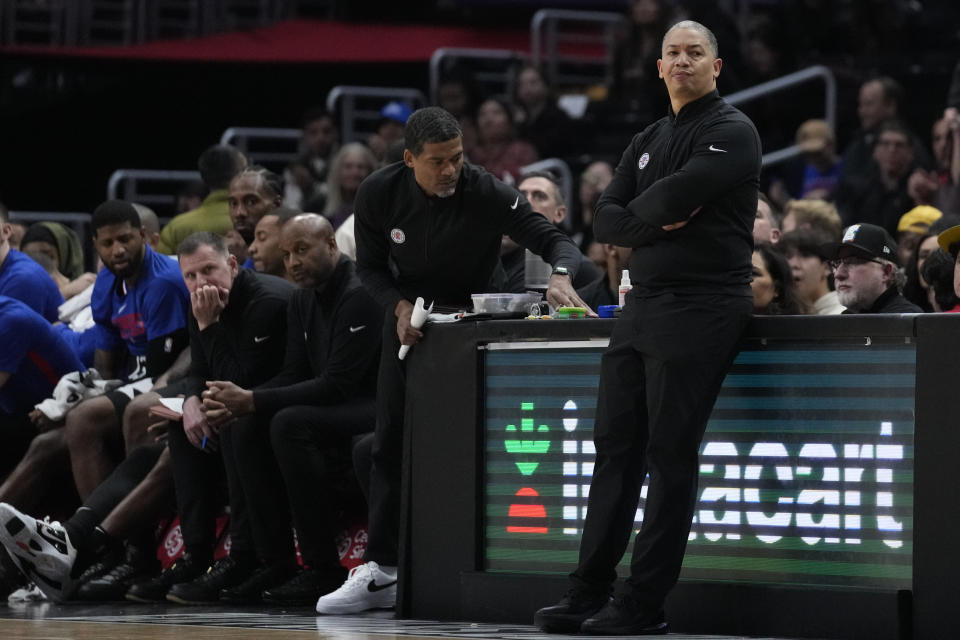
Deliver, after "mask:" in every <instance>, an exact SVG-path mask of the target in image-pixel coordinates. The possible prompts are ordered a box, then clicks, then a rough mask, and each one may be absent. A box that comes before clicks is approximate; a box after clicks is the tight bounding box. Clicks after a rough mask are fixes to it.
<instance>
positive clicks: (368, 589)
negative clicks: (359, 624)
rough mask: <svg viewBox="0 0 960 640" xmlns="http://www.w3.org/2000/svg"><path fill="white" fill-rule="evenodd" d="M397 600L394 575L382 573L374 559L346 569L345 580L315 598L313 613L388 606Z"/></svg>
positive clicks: (394, 604) (336, 612)
mask: <svg viewBox="0 0 960 640" xmlns="http://www.w3.org/2000/svg"><path fill="white" fill-rule="evenodd" d="M396 604H397V576H396V575H390V574H389V573H384V572H383V571H381V570H380V565H378V564H377V563H376V562H373V561H371V562H367V563H365V564H361V565H359V566H356V567H354V568H353V569H351V570H350V575H348V576H347V581H346V582H344V583H343V585H341V587H340V588H339V589H337V590H336V591H334V592H333V593H328V594H327V595H325V596H321V597H320V599H319V600H317V613H326V614H344V613H360V612H361V611H368V610H370V609H392V608H393V607H395V606H396Z"/></svg>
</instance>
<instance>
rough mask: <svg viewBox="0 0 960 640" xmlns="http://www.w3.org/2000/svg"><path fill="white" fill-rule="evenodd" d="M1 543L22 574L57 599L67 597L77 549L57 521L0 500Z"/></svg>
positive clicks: (70, 588)
mask: <svg viewBox="0 0 960 640" xmlns="http://www.w3.org/2000/svg"><path fill="white" fill-rule="evenodd" d="M0 543H2V544H3V546H4V547H6V549H7V553H9V554H10V557H11V558H13V561H14V562H15V563H16V565H17V566H18V567H20V571H22V572H23V574H24V575H25V576H27V578H28V579H29V580H31V581H33V582H34V583H36V585H37V586H38V587H39V588H40V590H41V591H43V593H44V594H45V595H46V596H47V597H48V598H50V599H51V600H55V601H57V602H62V601H63V600H66V599H68V598H69V597H70V595H71V593H72V591H73V588H74V582H73V579H72V578H71V577H70V572H71V571H72V570H73V563H74V561H76V559H77V550H76V548H74V546H73V543H71V542H70V536H68V535H67V530H66V529H64V527H63V525H61V524H60V523H59V522H50V521H49V519H44V520H37V519H36V518H33V517H31V516H28V515H26V514H24V513H20V512H19V511H17V510H16V509H15V508H14V507H12V506H10V505H9V504H7V503H5V502H3V503H0Z"/></svg>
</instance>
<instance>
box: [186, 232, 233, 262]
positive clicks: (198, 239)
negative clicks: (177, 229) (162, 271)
mask: <svg viewBox="0 0 960 640" xmlns="http://www.w3.org/2000/svg"><path fill="white" fill-rule="evenodd" d="M200 247H211V248H212V249H213V250H214V251H216V252H217V253H219V254H220V255H222V256H224V257H226V256H228V255H230V251H229V250H228V249H227V241H226V240H224V238H223V236H221V235H220V234H219V233H213V232H212V231H197V232H196V233H191V234H190V235H188V236H187V237H186V238H184V239H183V241H182V242H181V243H180V246H178V247H177V257H178V258H182V257H183V256H190V255H193V254H194V253H196V252H197V250H198V249H199V248H200Z"/></svg>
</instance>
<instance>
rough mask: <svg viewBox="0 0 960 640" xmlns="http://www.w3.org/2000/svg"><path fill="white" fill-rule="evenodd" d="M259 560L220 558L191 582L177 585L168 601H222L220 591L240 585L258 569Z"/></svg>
mask: <svg viewBox="0 0 960 640" xmlns="http://www.w3.org/2000/svg"><path fill="white" fill-rule="evenodd" d="M257 566H258V565H257V560H256V558H255V557H253V556H252V554H251V557H249V558H235V557H234V556H226V557H224V558H220V559H219V560H217V561H216V562H214V563H213V565H212V566H211V567H210V568H209V569H207V571H206V573H203V574H201V575H200V576H198V577H197V578H195V579H193V580H191V581H190V582H183V583H180V584H175V585H173V586H172V587H171V588H170V591H168V592H167V600H169V601H170V602H176V603H178V604H207V603H211V602H217V601H218V600H220V591H221V589H225V588H227V587H232V586H234V585H238V584H240V583H241V582H243V581H244V580H246V579H247V578H249V577H250V576H251V575H252V574H253V572H254V571H256V569H257Z"/></svg>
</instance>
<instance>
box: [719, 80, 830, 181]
mask: <svg viewBox="0 0 960 640" xmlns="http://www.w3.org/2000/svg"><path fill="white" fill-rule="evenodd" d="M819 79H822V80H823V81H824V84H825V85H826V91H825V98H824V107H823V110H824V117H823V119H824V120H826V121H827V124H829V125H830V128H831V129H832V130H833V131H836V130H837V81H836V79H835V78H834V77H833V72H832V71H830V69H828V68H827V67H825V66H823V65H815V66H812V67H807V68H806V69H801V70H800V71H795V72H794V73H788V74H787V75H785V76H781V77H779V78H775V79H773V80H769V81H767V82H762V83H760V84H758V85H755V86H753V87H750V88H748V89H744V90H743V91H737V92H736V93H731V94H730V95H728V96H724V99H725V100H726V101H727V102H728V103H730V104H732V105H739V104H743V103H745V102H750V101H751V100H756V99H757V98H761V97H763V96H767V95H770V94H771V93H777V92H778V91H783V90H784V89H789V88H791V87H794V86H796V85H798V84H804V83H806V82H810V81H812V80H819ZM801 153H803V152H802V151H801V150H800V147H798V146H797V145H795V144H794V145H790V146H788V147H784V148H783V149H778V150H776V151H771V152H770V153H765V154H763V166H765V167H767V166H772V165H775V164H778V163H780V162H785V161H787V160H790V159H791V158H795V157H797V156H798V155H800V154H801Z"/></svg>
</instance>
